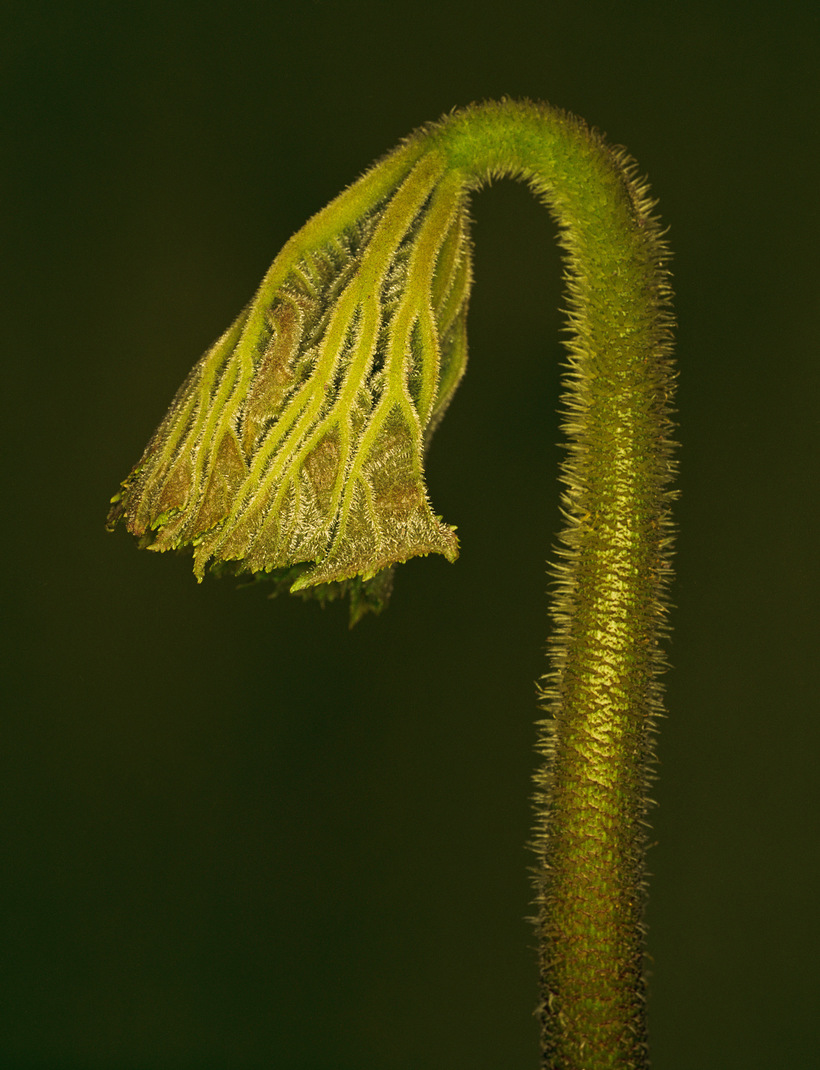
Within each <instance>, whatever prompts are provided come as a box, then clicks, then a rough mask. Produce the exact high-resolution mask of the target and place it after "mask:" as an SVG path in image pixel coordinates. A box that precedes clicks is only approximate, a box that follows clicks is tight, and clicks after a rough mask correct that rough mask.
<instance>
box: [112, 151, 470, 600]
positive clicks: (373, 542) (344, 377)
mask: <svg viewBox="0 0 820 1070" xmlns="http://www.w3.org/2000/svg"><path fill="white" fill-rule="evenodd" d="M467 224H468V221H467V215H466V208H465V197H464V192H463V188H462V185H461V183H460V182H459V181H458V180H457V179H454V178H453V177H452V176H450V175H448V174H447V172H446V169H445V162H444V160H443V158H442V157H441V155H440V154H438V153H435V152H432V153H431V152H427V153H424V154H422V153H421V152H420V150H419V145H418V144H417V143H416V142H413V141H410V142H408V143H407V144H405V145H404V146H403V147H402V148H400V149H399V150H397V151H396V152H395V153H393V154H392V155H391V156H388V157H387V158H386V159H385V160H384V161H382V163H380V164H379V165H377V167H376V168H374V170H372V171H371V172H369V173H368V174H367V175H365V176H364V177H363V178H362V179H360V180H359V182H358V183H356V185H354V186H353V187H351V189H349V190H348V191H346V192H345V193H344V194H342V195H341V196H340V197H339V198H337V199H336V200H335V201H334V202H332V203H331V204H330V205H329V206H328V207H327V208H326V209H325V210H324V211H323V212H321V213H319V215H317V216H315V217H314V218H313V219H312V220H311V221H310V222H309V223H308V224H307V225H306V226H305V227H304V228H303V229H302V230H301V231H300V232H299V233H298V234H297V235H296V236H295V237H294V238H292V239H291V241H290V242H288V244H287V245H286V246H285V248H284V249H283V250H282V252H281V254H280V255H279V257H278V258H277V259H276V261H275V262H274V264H273V265H272V267H271V269H270V271H269V272H268V275H267V276H266V278H265V280H264V281H263V283H262V286H261V288H260V290H259V292H258V294H257V296H256V297H255V299H254V301H253V302H252V303H251V305H250V306H249V307H248V308H247V309H246V310H245V311H244V312H243V313H242V315H241V316H240V317H239V319H238V320H237V321H236V323H235V324H234V325H233V326H232V327H231V328H230V329H229V330H228V331H227V333H226V334H225V335H223V337H222V338H220V339H219V341H218V342H216V344H215V345H214V346H213V347H212V348H211V349H210V350H209V351H208V352H207V353H206V354H205V356H204V357H203V358H202V359H201V360H200V362H199V363H198V364H197V365H196V367H195V368H194V369H193V371H192V372H191V374H190V375H189V376H188V378H187V380H186V381H185V383H184V384H183V386H182V387H181V388H180V390H179V392H178V393H177V396H176V398H175V399H174V402H173V404H172V405H171V408H170V410H169V412H168V414H167V415H166V417H165V419H164V420H163V422H162V423H161V424H160V426H159V428H158V429H157V431H156V432H155V434H154V436H153V438H152V439H151V441H150V443H149V444H148V447H147V448H146V450H145V453H144V454H143V456H142V459H141V460H140V462H139V463H138V464H137V466H136V467H135V468H134V470H133V472H132V473H131V474H130V475H129V477H128V479H126V480H125V482H124V483H123V485H122V489H121V491H120V493H119V494H118V495H117V496H116V497H115V498H114V499H113V500H112V508H111V511H110V514H109V526H110V527H113V526H114V525H115V524H116V523H117V522H118V521H119V520H120V519H122V520H123V521H124V522H125V525H126V527H127V528H128V530H129V531H130V532H131V533H132V534H134V535H136V536H138V537H139V538H140V540H141V544H142V545H143V546H146V547H148V548H149V549H152V550H160V551H161V550H171V549H181V548H191V549H192V550H193V557H194V571H195V573H196V575H197V577H198V578H200V579H201V578H202V576H203V574H204V572H205V570H206V568H207V567H209V566H210V567H211V568H213V569H214V570H216V571H230V572H237V573H243V572H244V573H253V574H257V575H259V574H270V575H271V578H272V579H273V580H274V583H275V585H276V587H275V589H281V588H282V587H283V586H287V587H289V588H290V590H292V591H299V592H302V593H306V594H307V593H315V594H317V595H318V596H319V597H322V598H328V597H334V596H335V595H337V594H339V593H343V592H344V591H349V593H350V594H351V597H352V604H351V613H352V617H353V619H354V620H355V619H357V618H358V617H359V616H360V615H361V614H362V613H363V612H365V611H366V610H367V609H380V608H381V607H382V606H383V605H384V604H385V602H386V600H387V597H388V595H389V591H390V579H391V570H392V567H393V566H394V565H395V564H397V563H399V562H402V561H407V560H408V559H409V558H411V557H415V556H418V555H421V554H428V553H440V554H443V555H444V556H445V557H446V558H447V559H448V560H449V561H453V560H455V558H456V557H457V555H458V540H457V539H456V536H455V532H454V529H453V528H451V527H449V526H448V525H447V524H445V523H443V522H442V521H441V519H440V518H438V517H437V516H436V515H435V514H434V513H433V511H432V509H431V507H430V503H429V501H428V498H427V491H426V487H425V482H424V472H423V457H424V451H425V448H426V446H427V444H428V443H429V440H430V436H431V434H432V431H433V429H434V428H435V426H436V424H437V422H438V420H439V419H440V417H441V415H442V413H443V411H444V409H445V408H446V406H447V404H448V402H449V400H450V398H451V397H452V394H453V392H454V390H455V388H456V386H457V385H458V382H459V380H460V378H461V375H462V374H463V371H464V367H465V363H466V356H467V343H466V323H465V321H466V313H467V300H468V295H469V288H470V281H471V273H470V242H469V235H468V229H467ZM329 585H330V586H329ZM340 585H341V586H340Z"/></svg>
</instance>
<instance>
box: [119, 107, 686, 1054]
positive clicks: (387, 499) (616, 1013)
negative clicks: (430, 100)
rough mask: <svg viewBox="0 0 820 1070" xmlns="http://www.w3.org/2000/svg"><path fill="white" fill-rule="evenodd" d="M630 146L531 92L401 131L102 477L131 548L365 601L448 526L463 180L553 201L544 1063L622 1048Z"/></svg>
mask: <svg viewBox="0 0 820 1070" xmlns="http://www.w3.org/2000/svg"><path fill="white" fill-rule="evenodd" d="M634 170H635V169H634V165H633V164H632V162H631V161H630V160H629V158H628V157H627V156H626V154H625V153H623V152H622V151H617V150H613V149H612V148H611V147H609V146H608V145H607V144H606V142H605V141H604V140H603V139H602V138H601V137H599V136H598V135H597V134H595V133H594V132H591V131H590V130H589V129H588V128H587V127H586V126H585V124H584V123H583V122H581V121H580V120H578V119H576V118H575V117H574V116H571V115H569V114H567V113H564V112H561V111H558V110H556V109H553V108H550V107H548V106H546V105H534V104H519V103H511V102H502V103H500V104H486V105H481V106H477V107H472V108H468V109H466V110H464V111H462V112H457V113H454V114H453V115H451V116H449V117H448V118H446V119H445V120H443V121H442V122H441V123H439V124H437V125H433V126H430V127H427V128H425V129H423V130H420V131H418V132H417V133H416V134H415V135H413V136H412V137H410V138H409V139H408V140H407V141H406V142H405V143H404V144H403V145H402V146H401V147H400V148H399V149H397V150H396V151H395V152H393V153H392V154H390V155H389V156H387V157H386V158H385V159H384V160H383V161H381V162H380V163H379V164H377V165H376V167H375V168H373V169H372V170H371V171H370V172H369V173H368V174H366V175H365V176H364V177H363V178H362V179H360V180H359V182H357V183H356V184H354V185H353V186H352V187H351V188H350V189H348V190H346V191H345V192H344V193H343V194H341V195H340V196H339V197H338V198H337V199H336V200H335V201H333V202H332V203H331V204H330V205H328V206H327V208H325V209H324V210H323V211H322V212H320V213H319V214H318V215H317V216H315V217H314V218H313V219H312V220H311V221H309V222H308V224H306V226H305V227H304V228H303V229H302V230H301V231H300V232H299V233H298V234H296V235H295V236H294V237H293V238H292V239H291V240H290V241H289V242H288V243H287V245H286V246H285V248H284V249H283V250H282V252H281V253H280V255H279V256H278V257H277V259H276V261H275V262H274V264H273V265H272V267H271V269H270V271H269V272H268V274H267V275H266V277H265V279H264V280H263V283H262V286H261V288H260V290H259V292H258V294H257V295H256V297H255V299H254V301H253V302H252V303H251V305H250V306H249V308H248V309H247V310H246V311H245V312H244V313H243V314H242V315H241V316H240V317H239V319H238V320H237V322H236V324H235V325H234V327H233V328H231V329H230V330H229V331H228V332H226V334H225V335H223V337H222V338H221V339H220V340H219V341H218V342H217V343H216V344H215V345H214V346H213V347H212V349H211V350H209V351H208V353H206V354H205V356H204V357H203V358H202V360H201V361H200V363H199V364H198V365H197V366H196V367H195V368H194V370H193V371H192V372H191V375H190V376H189V378H188V380H186V382H185V383H184V384H183V386H182V388H181V389H180V391H179V393H178V394H177V397H176V399H175V400H174V403H173V404H172V406H171V409H170V411H169V413H168V415H167V416H166V418H165V420H164V421H163V423H162V424H161V425H160V427H159V428H158V429H157V432H156V433H155V435H154V437H153V438H152V440H151V442H150V443H149V445H148V447H147V449H146V451H145V453H144V454H143V457H142V459H141V461H140V462H139V464H138V465H137V466H136V468H135V469H134V471H133V472H132V473H131V475H130V476H129V477H128V479H127V480H126V481H125V482H124V484H123V489H122V491H121V492H120V493H119V494H118V495H117V496H116V497H115V498H114V499H113V508H112V510H111V514H110V523H111V524H112V525H113V524H114V523H116V522H117V521H118V520H119V519H124V521H125V523H126V525H127V527H128V528H129V530H130V531H131V532H133V533H134V534H135V535H137V536H138V537H139V538H140V540H141V542H142V544H143V545H146V546H149V547H150V548H152V549H155V550H166V549H172V548H182V547H191V548H192V549H193V551H194V561H195V571H196V573H197V575H198V576H199V577H200V578H201V577H202V574H203V572H204V570H205V568H206V567H207V566H208V565H209V564H211V567H216V568H217V569H223V570H224V569H230V570H232V571H248V572H252V573H254V574H257V575H262V574H267V575H270V576H271V577H272V578H273V580H274V582H275V584H276V587H277V589H279V588H283V587H284V588H286V589H290V590H291V591H293V592H298V593H301V594H311V593H313V594H316V595H318V596H319V597H324V598H328V597H334V596H335V595H337V594H339V593H344V592H349V593H350V594H351V615H352V620H353V621H355V620H356V619H358V617H359V616H361V614H362V613H364V612H365V611H366V610H367V609H376V610H378V609H380V608H382V606H383V605H384V604H385V602H386V600H387V597H388V595H389V592H390V586H391V577H392V569H393V566H394V565H395V564H396V563H397V562H401V561H406V560H407V559H408V558H410V557H413V556H416V555H419V554H427V553H430V552H436V553H441V554H443V555H444V556H445V557H447V558H448V560H454V559H455V557H456V556H457V554H458V541H457V539H456V536H455V533H454V530H453V529H452V528H450V527H449V526H448V525H446V524H444V523H443V521H442V520H441V519H440V518H439V517H437V516H436V515H435V514H434V513H433V512H432V510H431V507H430V503H429V501H428V498H427V492H426V487H425V485H424V479H423V456H424V452H425V450H426V448H427V446H428V445H429V441H430V436H431V434H432V431H433V429H434V428H435V426H436V424H437V423H438V421H439V419H440V418H441V415H442V413H443V412H444V410H445V408H446V407H447V405H448V403H449V401H450V399H451V397H452V394H453V392H454V391H455V388H456V386H457V384H458V382H459V379H460V377H461V375H462V373H463V370H464V365H465V361H466V328H465V324H466V314H467V300H468V295H469V289H470V282H471V269H470V243H469V237H468V217H467V201H468V197H469V193H470V192H471V191H473V190H475V189H477V188H478V187H479V186H480V185H482V184H483V183H484V182H485V181H486V180H487V179H489V178H492V177H496V176H501V175H511V176H514V177H521V178H523V179H525V180H526V181H527V182H528V183H529V184H530V186H531V187H532V188H533V190H534V191H535V193H536V194H537V196H538V197H539V198H540V199H541V200H542V202H543V203H544V204H545V205H546V206H547V208H548V209H549V210H550V212H551V213H552V215H553V216H554V218H555V219H556V221H557V223H558V225H559V231H560V238H559V240H560V242H561V245H562V246H563V249H564V251H565V254H566V255H565V264H566V270H567V302H568V320H569V324H570V327H571V331H572V336H571V339H570V342H569V364H568V368H569V371H568V374H567V377H566V395H565V397H564V416H565V423H564V427H565V430H566V432H567V435H568V445H567V456H566V460H565V462H564V464H563V471H562V479H563V482H564V484H565V490H564V496H563V506H564V512H565V515H566V527H565V529H564V531H563V532H562V534H561V536H560V538H561V543H562V546H561V549H560V550H559V563H558V564H557V565H555V566H554V575H555V596H554V604H553V610H552V613H553V618H554V625H555V626H554V634H553V636H552V638H551V640H550V658H551V671H550V673H549V674H548V676H547V677H546V678H545V682H544V688H543V700H544V706H545V709H546V710H547V712H548V713H549V714H550V716H549V719H548V720H545V721H543V722H541V725H540V729H541V735H540V738H539V742H538V747H539V751H540V753H541V754H542V756H543V759H544V762H543V766H542V768H541V769H540V770H539V771H538V773H537V775H536V784H537V796H536V800H537V823H536V828H535V834H534V846H535V849H536V852H537V854H538V870H537V878H536V879H537V902H538V908H539V915H538V921H537V923H538V928H539V949H540V967H541V1000H540V1017H541V1025H542V1041H543V1067H544V1068H545V1070H547V1068H555V1070H582V1068H583V1070H604V1068H618V1070H626V1068H633V1067H642V1066H646V1065H647V1043H646V1021H645V985H644V976H643V955H644V932H643V920H642V919H643V907H644V896H645V876H644V854H645V831H644V830H645V816H646V808H647V800H646V788H647V780H648V776H649V768H650V765H651V760H652V756H651V745H650V744H651V735H652V721H653V717H654V715H656V714H657V713H658V712H659V709H660V685H659V683H658V675H659V673H660V671H661V670H662V668H663V656H662V653H661V649H660V641H661V639H662V637H663V633H664V629H665V623H664V622H665V607H664V599H665V592H666V587H667V585H668V581H669V575H670V564H669V555H670V543H671V532H670V523H669V498H670V492H669V490H668V485H669V482H670V479H671V476H672V472H673V462H672V459H671V453H672V445H671V442H670V431H671V426H672V425H671V418H670V401H671V395H672V390H673V381H674V374H673V370H672V362H671V315H670V312H669V310H668V306H669V301H670V290H669V285H668V278H667V272H666V267H665V261H666V258H667V251H666V247H665V244H664V242H663V240H662V238H661V234H660V231H659V228H658V224H657V221H656V220H655V219H654V218H653V217H652V215H651V210H652V204H651V202H650V201H649V200H648V196H647V191H646V187H645V186H644V185H642V184H641V183H640V182H639V181H637V180H636V179H635V177H634Z"/></svg>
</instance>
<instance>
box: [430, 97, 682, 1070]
mask: <svg viewBox="0 0 820 1070" xmlns="http://www.w3.org/2000/svg"><path fill="white" fill-rule="evenodd" d="M441 143H442V146H443V147H444V149H445V151H446V152H447V153H448V156H449V158H450V160H451V163H452V165H453V166H455V167H459V168H461V169H463V171H464V172H465V174H466V175H468V176H469V180H471V181H473V182H475V183H478V182H480V181H481V180H482V179H483V178H484V177H486V176H487V175H501V174H517V175H520V176H521V177H523V178H524V179H526V180H527V181H529V182H530V184H531V185H532V186H533V188H534V189H535V191H536V192H537V193H538V195H539V196H540V197H541V199H542V201H543V202H544V203H545V204H546V205H547V207H548V208H549V209H550V211H551V212H552V214H553V215H554V217H555V219H556V220H557V222H558V224H559V226H560V228H561V243H562V245H563V246H564V249H565V250H566V253H567V270H568V280H567V290H568V294H569V302H570V311H569V320H570V323H571V325H572V328H573V332H574V335H573V338H572V341H571V343H570V373H569V376H568V383H567V386H568V390H567V394H566V396H565V398H564V406H565V413H566V424H565V427H566V430H567V432H568V433H569V436H570V442H569V450H568V456H567V460H566V462H565V464H564V471H563V480H564V482H565V484H566V490H565V493H564V508H565V512H566V516H567V526H566V528H565V529H564V531H563V533H562V535H561V542H562V543H563V547H564V548H563V550H562V551H561V563H560V565H559V566H558V567H557V569H556V576H557V594H556V599H555V605H554V609H553V617H554V620H555V634H554V635H553V637H552V641H551V661H552V672H551V674H550V676H549V677H548V678H547V685H546V688H545V691H544V696H545V701H546V707H547V708H548V710H549V711H550V713H551V714H552V718H551V719H550V720H548V721H544V722H542V723H541V736H540V739H539V743H538V746H539V750H540V752H541V754H542V755H543V756H544V765H543V766H542V768H541V769H540V770H539V771H538V774H537V788H538V816H537V825H536V830H535V845H536V849H537V852H538V856H539V868H538V904H539V917H538V925H539V930H540V938H539V947H540V965H541V1000H542V1002H541V1012H542V1013H541V1020H542V1027H543V1030H542V1035H543V1048H544V1066H545V1067H553V1066H555V1067H561V1068H562V1070H569V1068H579V1070H580V1068H581V1067H584V1068H585V1070H593V1068H596V1070H597V1068H604V1067H619V1068H620V1067H639V1066H645V1065H647V1051H646V1025H645V1013H644V1007H645V995H644V980H643V954H644V947H643V944H644V939H643V938H644V933H643V922H642V915H643V906H644V886H645V877H644V852H645V831H644V830H645V814H646V806H647V802H646V784H647V770H648V766H649V762H650V738H651V731H652V719H653V715H654V714H655V713H657V712H658V708H659V688H658V684H657V679H656V678H657V673H658V671H659V669H660V668H661V665H662V657H661V654H660V651H659V646H658V638H659V631H660V630H661V625H662V621H663V603H664V588H665V585H666V582H667V578H668V572H669V559H668V553H669V535H670V532H669V524H668V515H667V497H668V496H667V493H666V486H667V484H668V482H669V478H670V468H671V463H670V442H669V430H670V419H669V398H670V395H671V391H672V373H671V368H670V349H671V346H670V317H669V314H668V312H667V311H666V304H667V301H668V298H669V288H668V285H667V281H666V273H665V270H664V260H665V256H666V253H665V249H664V246H663V243H662V242H661V240H660V236H659V232H658V228H657V224H656V223H655V222H654V220H653V219H652V218H651V216H650V215H649V211H650V208H651V205H650V204H649V203H648V201H647V197H646V194H645V190H644V189H643V188H642V187H641V186H639V185H637V184H636V183H635V181H634V179H633V177H632V171H633V168H632V167H631V165H630V164H629V163H628V162H627V161H625V159H624V156H623V154H621V153H617V152H613V150H612V149H610V148H609V147H608V146H607V145H606V144H605V143H604V142H603V141H602V140H601V139H600V138H598V137H596V136H595V135H594V134H591V133H590V132H589V130H588V129H587V128H586V127H585V126H584V125H583V124H582V123H581V122H579V121H578V120H577V119H575V118H574V117H571V116H567V115H564V114H561V113H560V112H555V111H553V110H551V109H547V108H542V107H531V106H526V105H525V106H522V105H517V104H505V105H500V106H489V107H485V108H481V109H476V110H475V111H471V112H468V113H465V114H462V115H460V116H458V117H457V118H456V119H454V120H453V121H451V122H450V123H447V124H445V126H444V127H443V129H442V132H441Z"/></svg>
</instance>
